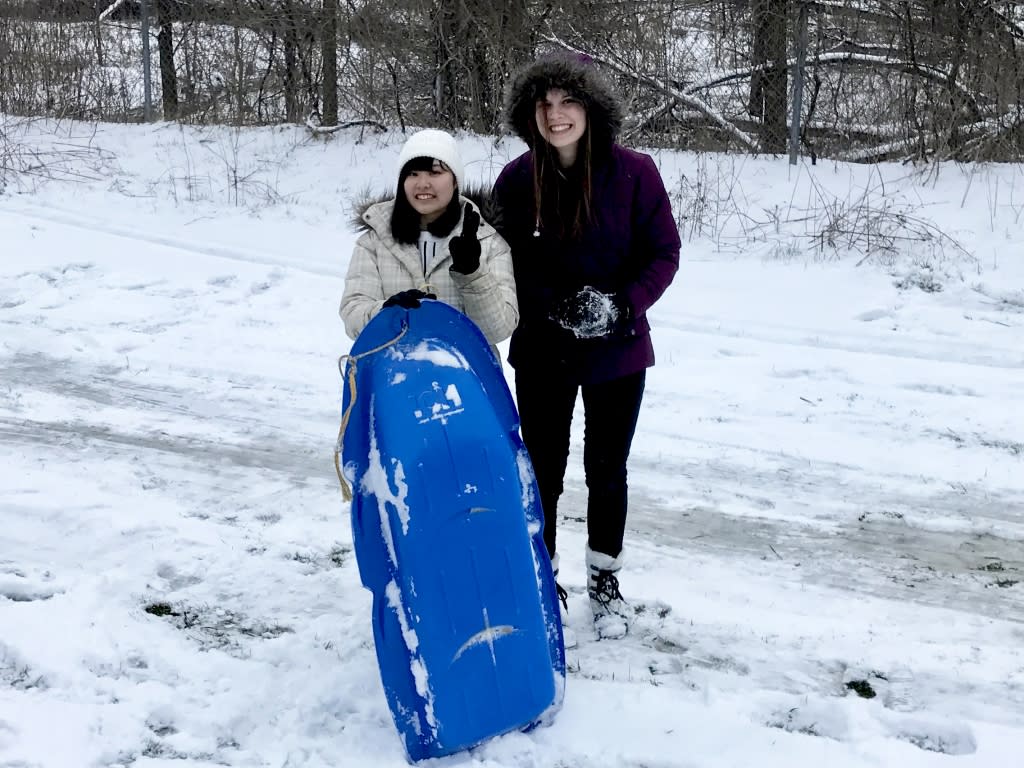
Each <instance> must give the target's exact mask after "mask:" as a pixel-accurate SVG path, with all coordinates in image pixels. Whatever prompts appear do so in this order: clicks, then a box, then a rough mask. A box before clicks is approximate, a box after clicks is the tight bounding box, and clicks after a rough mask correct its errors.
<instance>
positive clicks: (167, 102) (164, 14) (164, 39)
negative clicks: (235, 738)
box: [156, 0, 178, 120]
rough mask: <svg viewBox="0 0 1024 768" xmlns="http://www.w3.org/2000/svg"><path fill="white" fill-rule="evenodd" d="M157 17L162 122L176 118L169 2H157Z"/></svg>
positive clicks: (166, 0) (176, 74)
mask: <svg viewBox="0 0 1024 768" xmlns="http://www.w3.org/2000/svg"><path fill="white" fill-rule="evenodd" d="M157 15H158V16H159V19H160V31H159V33H157V37H156V41H157V48H158V50H159V51H160V89H161V91H162V92H163V105H164V120H174V119H176V118H177V117H178V73H177V71H176V70H175V68H174V25H173V22H174V17H173V3H172V2H171V0H159V2H158V3H157Z"/></svg>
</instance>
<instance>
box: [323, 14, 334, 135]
mask: <svg viewBox="0 0 1024 768" xmlns="http://www.w3.org/2000/svg"><path fill="white" fill-rule="evenodd" d="M323 2H324V22H323V28H322V30H321V35H322V38H321V39H322V49H321V53H322V55H323V60H324V82H323V95H322V96H321V99H322V101H323V114H321V116H320V122H321V124H323V125H337V124H338V0H323Z"/></svg>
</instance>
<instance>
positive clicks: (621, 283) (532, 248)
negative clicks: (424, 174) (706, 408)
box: [494, 144, 680, 384]
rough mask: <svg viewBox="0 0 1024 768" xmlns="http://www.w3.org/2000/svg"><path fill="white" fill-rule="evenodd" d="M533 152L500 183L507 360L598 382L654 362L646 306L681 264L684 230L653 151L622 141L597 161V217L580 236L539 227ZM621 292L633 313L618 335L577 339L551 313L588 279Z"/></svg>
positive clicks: (606, 290)
mask: <svg viewBox="0 0 1024 768" xmlns="http://www.w3.org/2000/svg"><path fill="white" fill-rule="evenodd" d="M532 166H533V157H532V152H526V153H525V154H523V155H520V156H519V157H517V158H516V159H515V160H513V161H511V162H510V163H509V164H508V165H506V166H505V168H504V169H503V170H502V172H501V174H500V175H499V176H498V180H497V181H496V182H495V185H494V202H495V203H496V204H497V207H498V212H499V213H498V218H497V221H496V223H495V226H496V227H497V228H498V230H499V232H500V233H501V234H502V236H503V237H504V238H505V240H507V241H508V243H509V245H511V247H512V263H513V267H514V269H515V277H516V292H517V295H518V299H519V312H520V317H519V326H518V327H517V328H516V330H515V332H514V333H513V334H512V341H511V345H510V348H509V358H508V359H509V364H510V365H512V367H514V368H516V369H518V370H528V369H529V370H535V369H540V370H542V371H543V370H547V371H549V372H550V373H551V375H553V376H559V377H564V378H568V379H570V380H575V381H577V382H579V383H581V384H594V383H598V382H601V381H607V380H609V379H614V378H618V377H620V376H627V375H629V374H632V373H637V372H639V371H641V370H643V369H645V368H649V367H650V366H652V365H654V347H653V345H652V343H651V334H650V330H651V326H650V324H649V323H648V322H647V315H646V313H647V310H648V309H649V308H650V307H651V306H652V305H653V304H654V302H656V301H657V300H658V299H659V298H660V297H661V295H662V294H663V293H664V292H665V289H666V288H668V286H669V283H671V282H672V278H673V277H674V276H675V274H676V271H677V270H678V268H679V248H680V240H679V230H678V228H677V227H676V222H675V219H674V218H673V216H672V208H671V204H670V202H669V199H668V194H667V193H666V192H665V185H664V183H663V182H662V180H661V174H660V173H659V172H658V169H657V167H656V166H655V164H654V160H653V159H652V158H651V157H650V156H649V155H645V154H642V153H640V152H634V151H633V150H630V149H626V148H625V147H622V146H620V145H618V144H614V145H612V147H611V151H610V153H609V154H608V155H607V156H606V157H605V159H604V160H603V161H602V162H601V164H600V165H598V166H596V167H595V168H594V171H593V180H592V203H593V206H592V207H593V210H592V214H593V215H592V223H591V224H590V225H589V226H588V228H587V230H586V231H585V232H584V234H583V236H582V237H581V238H580V239H579V240H571V241H570V240H565V239H558V238H555V237H553V236H551V235H548V234H546V233H545V232H544V231H543V230H541V231H540V233H539V235H537V236H534V232H535V230H536V224H535V223H536V214H535V209H534V204H533V167H532ZM587 285H589V286H592V287H594V288H596V289H597V290H599V291H602V292H604V293H618V294H620V295H624V296H625V297H626V298H627V300H628V302H629V304H630V307H631V309H632V312H631V320H630V321H629V323H627V324H626V326H624V327H623V328H622V329H621V330H620V331H619V332H617V333H615V334H614V335H611V336H607V337H603V338H598V339H578V338H576V337H575V336H574V335H573V334H572V333H571V332H569V331H567V330H565V329H563V328H562V327H561V326H559V325H558V324H557V323H555V322H554V321H553V320H551V318H550V315H551V312H552V309H553V305H554V303H555V302H556V301H558V300H559V299H561V298H563V297H565V296H567V295H570V294H572V293H575V292H576V291H578V290H580V289H581V288H583V287H584V286H587Z"/></svg>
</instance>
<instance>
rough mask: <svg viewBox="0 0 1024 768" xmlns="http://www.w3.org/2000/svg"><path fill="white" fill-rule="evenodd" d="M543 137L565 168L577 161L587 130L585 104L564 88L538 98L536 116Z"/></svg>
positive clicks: (554, 89)
mask: <svg viewBox="0 0 1024 768" xmlns="http://www.w3.org/2000/svg"><path fill="white" fill-rule="evenodd" d="M534 116H535V118H536V120H537V130H538V131H539V133H540V135H541V138H543V139H544V141H546V142H547V143H548V144H550V145H551V146H552V147H554V149H555V151H557V152H558V158H559V160H560V161H561V163H562V165H563V166H566V167H568V166H570V165H572V164H573V163H574V162H575V161H576V150H577V148H578V147H579V143H580V139H582V138H583V134H584V132H585V131H586V130H587V110H586V108H585V107H584V106H583V103H582V102H581V101H580V100H579V99H577V98H575V97H574V96H570V95H569V94H568V93H566V92H565V91H563V90H562V89H561V88H552V89H551V90H549V91H548V92H547V94H546V95H545V96H544V98H542V99H537V107H536V111H535V113H534Z"/></svg>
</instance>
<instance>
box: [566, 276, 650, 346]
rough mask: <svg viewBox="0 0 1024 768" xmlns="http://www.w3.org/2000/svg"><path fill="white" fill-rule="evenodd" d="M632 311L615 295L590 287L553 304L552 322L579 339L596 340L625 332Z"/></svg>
mask: <svg viewBox="0 0 1024 768" xmlns="http://www.w3.org/2000/svg"><path fill="white" fill-rule="evenodd" d="M631 316H632V308H631V307H630V305H629V302H628V301H627V300H626V298H625V297H624V296H622V295H621V294H618V293H602V292H601V291H599V290H597V289H596V288H591V287H590V286H589V285H588V286H586V287H585V288H584V289H583V290H581V291H577V292H576V293H574V294H571V295H570V296H567V297H565V298H564V299H562V300H561V301H558V302H557V303H556V304H555V307H554V310H553V311H552V313H551V319H552V320H554V321H555V322H556V323H558V324H559V325H560V326H562V327H563V328H565V329H566V330H569V331H572V332H573V334H574V335H575V336H576V338H578V339H597V338H600V337H602V336H609V335H611V334H613V333H616V332H618V331H619V330H621V329H623V328H625V326H626V324H627V323H628V322H629V319H630V317H631Z"/></svg>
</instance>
